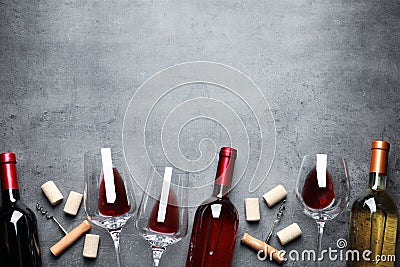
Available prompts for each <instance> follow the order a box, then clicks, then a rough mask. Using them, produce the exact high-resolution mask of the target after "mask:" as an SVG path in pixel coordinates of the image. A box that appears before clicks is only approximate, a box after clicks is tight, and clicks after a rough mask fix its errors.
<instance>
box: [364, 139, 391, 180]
mask: <svg viewBox="0 0 400 267" xmlns="http://www.w3.org/2000/svg"><path fill="white" fill-rule="evenodd" d="M389 149H390V144H389V143H388V142H385V141H373V142H372V145H371V150H372V152H371V162H370V169H369V172H370V173H377V174H379V175H381V176H386V174H387V164H388V154H389Z"/></svg>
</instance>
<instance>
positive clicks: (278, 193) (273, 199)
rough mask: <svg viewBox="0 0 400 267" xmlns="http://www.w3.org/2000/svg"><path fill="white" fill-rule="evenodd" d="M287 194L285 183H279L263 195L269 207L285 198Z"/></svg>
mask: <svg viewBox="0 0 400 267" xmlns="http://www.w3.org/2000/svg"><path fill="white" fill-rule="evenodd" d="M286 196H287V191H286V189H285V188H284V187H283V185H278V186H276V187H274V188H273V189H271V190H270V191H268V192H267V193H265V194H264V195H263V198H264V200H265V202H266V203H267V205H268V207H269V208H272V206H274V205H275V204H276V203H278V202H279V201H281V200H282V199H284V198H285V197H286Z"/></svg>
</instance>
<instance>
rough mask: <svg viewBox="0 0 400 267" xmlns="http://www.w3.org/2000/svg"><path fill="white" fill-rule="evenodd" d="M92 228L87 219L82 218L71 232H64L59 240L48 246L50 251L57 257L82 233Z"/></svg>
mask: <svg viewBox="0 0 400 267" xmlns="http://www.w3.org/2000/svg"><path fill="white" fill-rule="evenodd" d="M91 228H92V226H91V225H90V223H89V222H88V221H87V220H84V221H83V222H82V223H81V224H80V225H78V226H77V227H75V228H74V229H73V230H72V231H71V232H69V233H68V234H66V235H65V236H64V237H63V238H61V240H60V241H58V242H57V243H56V244H55V245H54V246H52V247H51V248H50V251H51V253H52V254H53V255H54V256H55V257H58V256H60V255H61V253H63V252H64V251H65V250H66V249H67V248H69V247H70V246H71V245H72V244H73V243H75V242H76V241H77V240H78V239H79V238H80V237H81V236H82V235H84V234H85V233H86V232H87V231H89V230H90V229H91Z"/></svg>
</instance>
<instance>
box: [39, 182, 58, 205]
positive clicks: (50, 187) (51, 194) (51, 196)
mask: <svg viewBox="0 0 400 267" xmlns="http://www.w3.org/2000/svg"><path fill="white" fill-rule="evenodd" d="M41 188H42V191H43V193H44V195H45V196H46V197H47V199H48V200H49V201H50V203H51V205H53V206H55V205H57V204H59V203H60V202H61V201H62V200H63V195H62V194H61V192H60V190H58V188H57V186H56V184H55V183H54V182H53V181H48V182H46V183H44V184H43V185H42V187H41Z"/></svg>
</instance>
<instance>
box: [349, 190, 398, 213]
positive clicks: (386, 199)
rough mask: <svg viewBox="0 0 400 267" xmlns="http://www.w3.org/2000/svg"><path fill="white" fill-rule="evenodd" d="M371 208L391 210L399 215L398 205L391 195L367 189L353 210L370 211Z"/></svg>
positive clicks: (357, 200)
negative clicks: (363, 209)
mask: <svg viewBox="0 0 400 267" xmlns="http://www.w3.org/2000/svg"><path fill="white" fill-rule="evenodd" d="M371 206H374V207H376V209H382V210H390V211H393V212H395V213H396V215H397V214H398V210H397V205H396V203H395V202H394V200H393V199H392V198H391V197H390V195H389V194H388V193H387V192H386V191H384V190H372V189H367V190H365V191H364V193H362V194H361V195H360V196H359V197H358V198H357V199H356V200H355V201H354V204H353V206H352V209H362V208H366V209H369V208H371Z"/></svg>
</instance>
